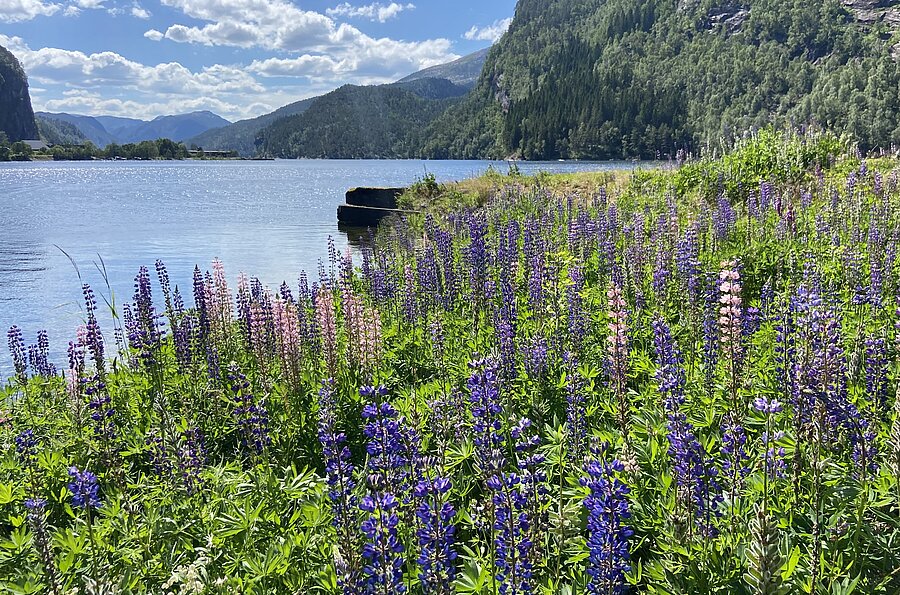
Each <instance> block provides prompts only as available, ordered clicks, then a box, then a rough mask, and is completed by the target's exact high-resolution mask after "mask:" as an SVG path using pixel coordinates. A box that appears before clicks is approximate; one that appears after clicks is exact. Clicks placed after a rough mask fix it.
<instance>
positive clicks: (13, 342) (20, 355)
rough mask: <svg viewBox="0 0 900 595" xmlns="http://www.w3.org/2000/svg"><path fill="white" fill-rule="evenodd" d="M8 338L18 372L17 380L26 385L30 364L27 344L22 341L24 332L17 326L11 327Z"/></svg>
mask: <svg viewBox="0 0 900 595" xmlns="http://www.w3.org/2000/svg"><path fill="white" fill-rule="evenodd" d="M6 336H7V339H8V343H9V352H10V354H11V355H12V360H13V368H14V369H15V371H16V379H17V380H18V381H19V382H23V383H24V382H25V381H26V380H28V363H27V361H26V359H25V357H26V352H25V342H24V341H23V339H22V330H21V329H20V328H19V327H17V326H11V327H10V328H9V332H7V334H6Z"/></svg>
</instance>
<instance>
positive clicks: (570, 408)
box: [563, 353, 587, 464]
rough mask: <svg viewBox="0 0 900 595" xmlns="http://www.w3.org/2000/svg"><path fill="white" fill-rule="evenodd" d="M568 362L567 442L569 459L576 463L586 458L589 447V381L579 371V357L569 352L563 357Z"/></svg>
mask: <svg viewBox="0 0 900 595" xmlns="http://www.w3.org/2000/svg"><path fill="white" fill-rule="evenodd" d="M563 359H564V361H565V364H566V444H567V446H568V450H569V452H568V455H569V460H570V461H572V462H573V463H575V464H578V463H580V462H581V461H582V460H583V459H584V452H585V449H586V448H587V443H586V441H587V412H586V411H585V404H584V402H585V395H584V393H585V389H586V385H587V382H585V380H584V377H583V376H582V375H581V374H580V373H579V372H578V359H577V358H576V357H575V356H574V355H572V354H570V353H567V354H565V356H564V357H563Z"/></svg>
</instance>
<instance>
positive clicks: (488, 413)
mask: <svg viewBox="0 0 900 595" xmlns="http://www.w3.org/2000/svg"><path fill="white" fill-rule="evenodd" d="M469 369H470V370H471V375H470V376H469V380H468V382H467V386H468V389H469V394H470V395H471V396H470V403H471V408H472V431H473V434H474V442H475V460H476V462H477V464H478V466H479V468H480V471H481V474H482V477H484V478H487V477H490V476H491V475H493V474H494V473H496V472H498V471H499V470H500V469H501V468H502V467H503V465H504V461H505V458H504V456H503V452H502V450H501V448H500V447H501V445H502V443H503V436H502V435H501V434H500V430H501V427H502V426H501V424H500V414H501V412H502V411H503V408H502V407H501V406H500V390H499V379H498V377H497V366H496V364H495V363H493V362H491V361H488V360H477V361H474V362H470V363H469Z"/></svg>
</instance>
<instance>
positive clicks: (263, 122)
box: [187, 49, 488, 157]
mask: <svg viewBox="0 0 900 595" xmlns="http://www.w3.org/2000/svg"><path fill="white" fill-rule="evenodd" d="M487 54H488V49H484V50H480V51H478V52H475V53H474V54H469V55H468V56H463V57H462V58H460V59H458V60H455V61H453V62H450V63H449V64H442V65H439V66H433V67H431V68H426V69H425V70H421V71H419V72H416V73H413V74H411V75H409V76H407V77H405V78H403V79H402V80H400V81H398V82H397V83H393V87H392V85H375V86H369V87H359V86H353V85H347V86H344V87H341V88H340V89H337V90H335V91H332V92H331V93H327V94H325V95H323V96H320V97H311V98H309V99H304V100H302V101H298V102H296V103H292V104H290V105H286V106H284V107H282V108H280V109H277V110H275V111H274V112H272V113H269V114H266V115H264V116H259V117H258V118H253V119H250V120H241V121H240V122H235V123H234V124H231V125H230V126H225V127H224V128H217V129H214V130H210V131H207V132H204V133H203V134H200V135H198V136H195V137H193V138H190V139H188V141H187V142H188V144H190V145H197V146H198V147H203V148H204V149H206V150H214V151H226V150H235V151H237V152H238V153H239V154H240V155H242V156H245V157H249V156H252V155H256V154H258V153H265V154H269V155H279V156H287V155H293V154H294V148H296V147H297V146H299V145H296V144H295V147H294V148H291V147H288V146H286V145H285V146H282V144H281V141H282V140H283V141H284V143H287V142H288V137H289V136H290V134H291V133H294V132H296V128H297V127H305V126H316V125H317V123H319V118H322V121H321V126H322V127H323V129H324V127H325V126H327V124H325V122H328V121H330V120H341V119H343V120H344V121H349V113H348V112H347V109H348V108H349V107H350V105H351V104H348V103H343V102H342V99H346V98H349V97H352V98H353V102H354V105H356V106H357V108H359V107H360V106H362V105H368V106H369V107H372V108H374V107H376V105H378V104H377V101H384V100H385V98H386V97H387V96H388V95H390V96H391V97H393V98H399V97H400V96H401V95H403V93H404V92H405V93H408V94H409V95H408V96H406V97H405V98H404V99H405V100H406V101H405V105H407V106H410V105H415V106H416V113H415V114H409V116H411V118H401V120H406V119H410V120H414V121H417V122H422V117H423V115H424V113H423V110H424V112H429V111H431V110H430V109H429V107H434V106H428V104H426V103H423V102H422V100H440V101H444V100H447V99H452V98H455V97H460V96H462V95H465V93H466V92H468V91H469V90H470V89H472V88H473V87H474V86H475V83H476V82H477V81H478V77H479V76H480V74H481V68H482V66H483V65H484V61H485V59H486V58H487ZM425 79H432V80H433V79H444V80H445V81H447V83H449V84H443V83H424V84H422V83H418V84H412V83H414V82H415V81H422V80H425ZM388 88H393V92H392V91H389V90H387V89H388ZM367 96H368V99H369V100H368V101H367V100H366V97H367ZM320 99H324V100H325V106H328V105H330V106H332V107H335V108H337V107H338V106H340V109H342V110H343V111H344V113H343V114H330V113H329V110H328V109H326V108H325V106H319V109H317V110H316V112H315V113H316V114H317V116H316V118H305V119H292V120H288V118H291V117H294V116H300V115H302V114H304V113H305V112H306V111H307V110H308V109H310V107H312V106H313V105H314V104H315V103H316V102H318V101H319V100H320ZM442 107H444V108H446V107H447V106H446V105H443V106H442ZM420 108H421V109H420ZM364 111H366V112H367V113H366V117H367V118H370V119H375V120H378V119H379V118H380V113H379V112H378V111H377V110H364ZM359 114H360V116H361V115H362V112H359ZM356 119H357V120H358V119H359V118H356ZM425 119H426V120H427V121H431V119H432V118H431V117H430V116H429V117H426V118H425ZM370 121H372V120H370ZM282 124H286V125H287V128H285V130H280V128H281V125H282ZM375 128H379V129H381V130H384V127H383V126H381V122H379V123H378V124H377V125H376V126H374V127H373V128H372V130H374V129H375ZM363 129H365V126H363ZM407 132H408V131H401V132H400V134H399V135H395V136H405V135H406V133H407ZM310 134H313V133H310ZM307 136H308V137H309V134H307ZM352 140H353V139H351V138H349V137H348V136H347V135H346V134H342V140H341V141H340V144H341V145H342V146H343V147H344V148H342V149H341V150H340V151H338V153H339V154H341V155H345V154H347V153H346V152H345V149H348V148H349V147H348V146H347V145H344V142H345V141H346V142H351V141H352ZM359 140H360V142H361V144H362V145H367V146H371V145H370V144H369V143H368V141H367V140H366V139H359ZM301 144H303V145H304V146H305V143H301ZM377 144H378V146H379V147H380V148H381V149H386V146H385V144H384V143H380V142H379V143H377ZM328 145H329V143H328V142H324V143H319V144H318V145H317V147H318V148H319V149H322V148H328ZM331 148H334V145H333V144H332V145H331ZM350 153H354V154H362V155H363V156H374V155H372V154H367V153H365V151H362V152H361V151H350ZM389 153H391V151H389ZM326 154H327V155H328V156H336V155H333V154H330V153H326ZM295 156H298V155H295ZM299 156H304V157H308V156H316V154H315V153H309V154H307V153H303V154H301V155H299ZM317 156H324V155H323V154H318V155H317Z"/></svg>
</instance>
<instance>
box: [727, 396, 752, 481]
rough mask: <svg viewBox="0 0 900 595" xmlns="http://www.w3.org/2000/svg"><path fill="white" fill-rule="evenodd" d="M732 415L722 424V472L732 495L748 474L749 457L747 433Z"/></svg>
mask: <svg viewBox="0 0 900 595" xmlns="http://www.w3.org/2000/svg"><path fill="white" fill-rule="evenodd" d="M734 418H735V416H734V415H733V414H730V415H728V417H727V418H726V420H725V421H724V422H723V423H722V450H721V453H722V472H723V473H725V474H726V475H727V476H728V478H729V479H730V480H731V485H732V487H733V489H734V492H733V493H734V494H736V493H737V492H738V491H740V488H741V485H742V484H743V480H744V478H745V477H747V475H749V474H750V467H749V466H748V465H747V463H748V462H749V461H750V455H749V453H748V452H747V432H746V431H745V430H744V426H742V425H741V424H740V423H739V422H738V421H735V419H734Z"/></svg>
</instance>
